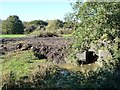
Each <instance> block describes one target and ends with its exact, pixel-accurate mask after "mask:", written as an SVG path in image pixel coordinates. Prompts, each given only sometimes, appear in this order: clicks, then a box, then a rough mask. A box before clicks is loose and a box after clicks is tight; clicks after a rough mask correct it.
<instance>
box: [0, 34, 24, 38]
mask: <svg viewBox="0 0 120 90" xmlns="http://www.w3.org/2000/svg"><path fill="white" fill-rule="evenodd" d="M21 37H26V35H24V34H0V38H21Z"/></svg>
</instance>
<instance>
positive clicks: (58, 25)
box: [46, 19, 64, 30]
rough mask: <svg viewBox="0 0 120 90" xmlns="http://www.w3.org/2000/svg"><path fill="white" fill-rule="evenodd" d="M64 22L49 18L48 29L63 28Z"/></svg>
mask: <svg viewBox="0 0 120 90" xmlns="http://www.w3.org/2000/svg"><path fill="white" fill-rule="evenodd" d="M63 25H64V23H63V22H62V21H61V20H58V19H56V20H49V21H48V26H47V27H46V29H47V30H57V29H59V28H63Z"/></svg>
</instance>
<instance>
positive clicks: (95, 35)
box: [73, 0, 120, 50]
mask: <svg viewBox="0 0 120 90" xmlns="http://www.w3.org/2000/svg"><path fill="white" fill-rule="evenodd" d="M73 10H74V13H73V15H74V17H75V18H76V19H77V21H81V22H80V23H79V24H77V25H76V31H75V33H74V36H75V38H76V39H75V40H76V42H75V45H74V46H75V48H76V49H78V50H80V49H87V48H89V44H90V43H91V42H92V41H94V40H98V39H101V37H102V36H104V35H105V34H106V35H107V39H109V40H114V39H115V37H117V36H118V31H119V30H120V3H119V2H89V0H88V1H87V2H84V3H82V2H80V1H79V0H78V1H77V2H75V3H74V4H73Z"/></svg>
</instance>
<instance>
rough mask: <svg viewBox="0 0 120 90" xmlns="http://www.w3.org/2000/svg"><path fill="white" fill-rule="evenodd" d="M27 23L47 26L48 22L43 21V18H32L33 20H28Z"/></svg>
mask: <svg viewBox="0 0 120 90" xmlns="http://www.w3.org/2000/svg"><path fill="white" fill-rule="evenodd" d="M27 24H28V25H37V26H40V25H41V26H47V25H48V23H47V22H45V21H43V20H33V21H30V22H27Z"/></svg>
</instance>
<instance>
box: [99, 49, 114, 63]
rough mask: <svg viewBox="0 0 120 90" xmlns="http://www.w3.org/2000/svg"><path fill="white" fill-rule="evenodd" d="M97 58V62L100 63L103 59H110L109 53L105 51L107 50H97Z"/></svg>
mask: <svg viewBox="0 0 120 90" xmlns="http://www.w3.org/2000/svg"><path fill="white" fill-rule="evenodd" d="M98 56H99V58H98V61H102V60H104V59H106V58H108V57H112V55H111V54H110V52H109V51H107V50H99V51H98Z"/></svg>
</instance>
